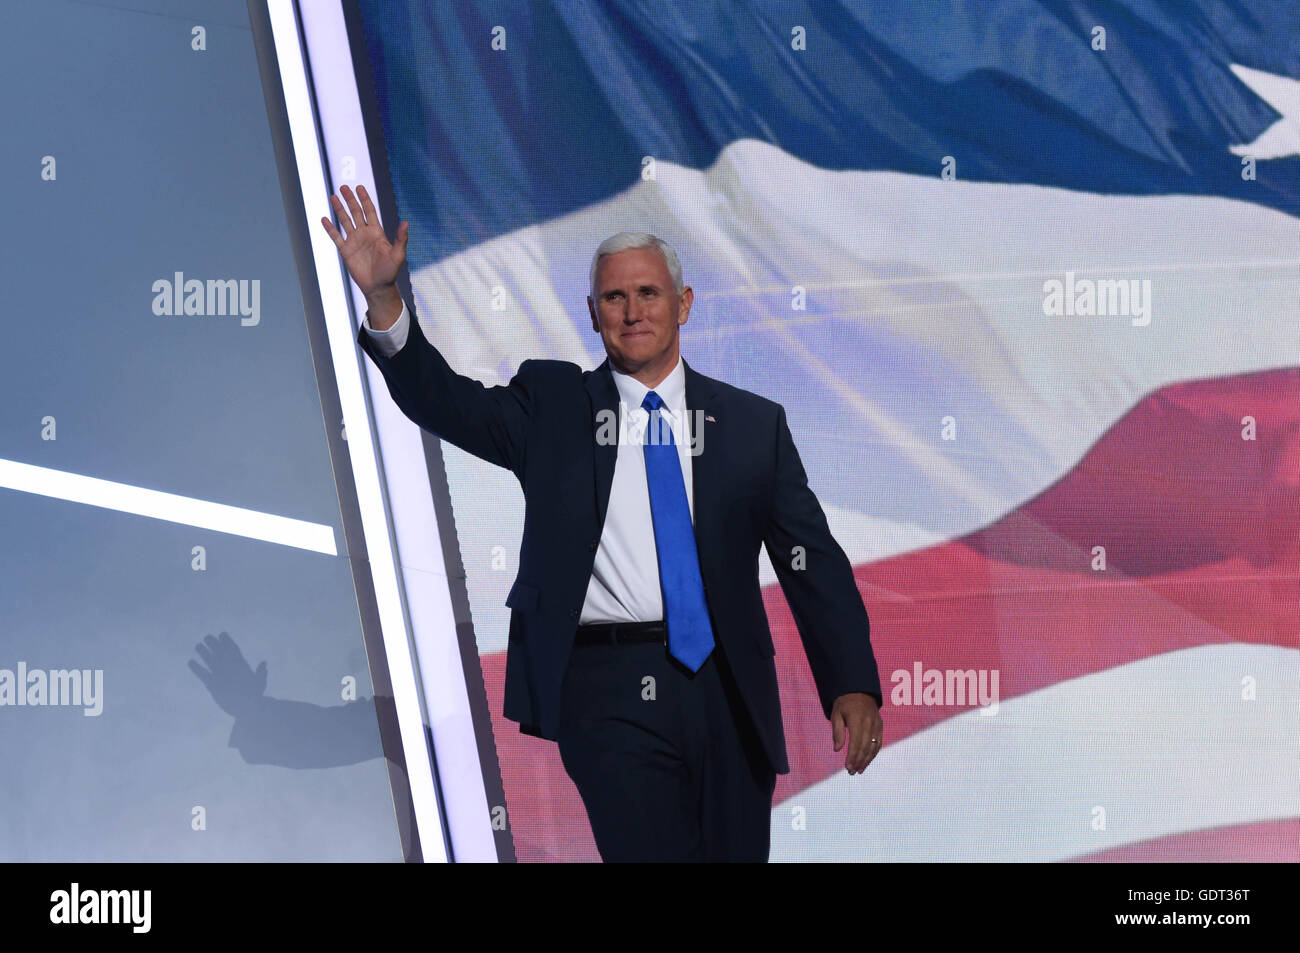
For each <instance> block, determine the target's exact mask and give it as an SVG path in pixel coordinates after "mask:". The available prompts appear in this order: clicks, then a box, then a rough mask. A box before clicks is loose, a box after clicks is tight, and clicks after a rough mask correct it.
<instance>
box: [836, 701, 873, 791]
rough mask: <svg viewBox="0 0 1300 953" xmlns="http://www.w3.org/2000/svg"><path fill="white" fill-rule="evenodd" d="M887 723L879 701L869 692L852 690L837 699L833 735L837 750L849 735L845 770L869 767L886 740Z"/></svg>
mask: <svg viewBox="0 0 1300 953" xmlns="http://www.w3.org/2000/svg"><path fill="white" fill-rule="evenodd" d="M884 728H885V723H884V721H883V720H882V719H881V717H880V709H879V707H878V706H877V705H876V700H875V699H874V698H872V697H871V696H870V695H868V694H866V693H865V692H850V693H849V694H847V695H841V696H840V697H839V698H837V699H835V705H834V707H833V708H831V737H832V739H833V740H834V742H835V750H836V751H839V750H840V749H841V748H843V747H844V740H845V737H844V736H845V734H846V733H847V734H848V741H849V750H848V753H847V754H846V755H845V756H844V770H846V771H848V772H849V774H861V773H862V772H863V771H865V770H867V765H869V764H870V763H871V761H872V759H873V758H875V756H876V755H877V753H879V751H880V747H881V745H882V744H883V743H884V740H885V735H884Z"/></svg>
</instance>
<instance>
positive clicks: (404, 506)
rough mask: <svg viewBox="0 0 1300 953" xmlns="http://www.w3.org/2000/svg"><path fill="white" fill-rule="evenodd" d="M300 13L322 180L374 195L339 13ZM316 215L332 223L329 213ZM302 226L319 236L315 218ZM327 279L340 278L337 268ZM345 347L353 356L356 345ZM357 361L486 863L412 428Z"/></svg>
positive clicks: (437, 727)
mask: <svg viewBox="0 0 1300 953" xmlns="http://www.w3.org/2000/svg"><path fill="white" fill-rule="evenodd" d="M300 8H301V9H300V15H301V16H302V26H303V40H304V42H305V44H306V46H307V53H308V57H309V60H310V62H311V64H312V67H313V68H312V71H311V81H312V85H313V91H314V92H315V94H316V109H317V113H318V115H317V121H318V122H319V124H320V135H321V140H322V142H323V143H324V148H325V156H326V161H327V163H328V168H329V170H330V172H331V175H330V180H331V181H332V182H333V183H334V185H335V187H336V189H337V187H338V186H340V185H342V184H343V183H345V182H346V183H347V184H348V185H350V186H352V187H353V188H354V189H355V188H356V187H357V186H358V185H364V186H365V187H366V191H368V192H369V193H370V194H371V195H372V196H378V194H379V192H378V190H377V189H376V188H375V180H374V170H373V169H372V168H371V166H370V149H369V144H368V143H367V141H366V128H365V121H364V118H363V117H362V114H361V97H360V94H359V93H358V91H357V81H356V71H355V67H354V65H353V62H352V53H351V50H350V48H349V46H348V32H347V23H346V22H345V20H344V16H343V9H342V5H341V4H339V3H323V2H315V3H310V4H307V3H303V4H300ZM322 64H323V65H322ZM320 198H324V196H323V195H322V196H320ZM309 207H310V206H309ZM323 214H325V215H327V216H330V215H331V213H330V211H329V210H328V209H326V210H325V211H324V212H323ZM308 224H309V226H310V227H311V228H313V229H315V230H316V231H317V232H320V233H321V234H322V235H323V234H324V233H323V230H322V229H321V228H320V222H319V221H318V220H317V219H316V218H312V219H310V221H309V223H308ZM389 224H390V225H392V224H396V223H389ZM334 273H336V274H337V273H339V272H338V266H336V267H335V272H334ZM343 281H344V283H345V284H346V285H347V286H348V288H349V289H350V290H351V292H352V296H353V303H354V306H355V308H356V313H357V314H358V315H364V314H365V310H366V302H365V298H364V296H363V295H362V294H361V290H360V289H359V288H357V286H356V284H355V283H354V282H352V281H351V280H350V279H348V278H347V277H346V276H345V277H344V279H343ZM352 333H353V334H355V333H356V332H355V330H353V332H352ZM353 347H354V350H355V342H353ZM361 363H362V365H363V366H364V367H365V369H366V374H367V379H368V380H369V382H370V394H371V401H372V405H373V406H372V411H373V413H374V421H375V435H376V439H377V440H378V443H379V452H380V456H381V458H382V459H383V461H384V468H383V479H384V481H385V484H386V486H387V489H388V502H389V506H390V507H391V512H392V520H393V527H392V529H393V537H394V538H395V540H396V545H397V555H398V561H399V565H400V567H401V573H402V578H403V580H404V581H405V584H406V611H407V615H408V617H409V619H410V625H411V634H412V637H413V640H414V646H415V652H416V655H415V657H416V660H417V669H418V671H419V674H420V680H421V682H420V683H421V687H422V688H423V689H424V704H425V711H426V713H427V715H428V719H429V726H430V733H431V735H432V738H433V748H434V751H435V752H436V753H437V763H438V767H439V769H440V770H439V772H438V793H439V795H440V796H441V797H442V806H443V813H444V815H445V817H446V819H447V830H448V835H449V837H450V839H451V848H452V853H453V854H454V856H455V858H456V860H458V861H468V862H473V863H485V862H487V863H490V862H494V861H496V859H497V850H496V840H495V833H494V831H493V830H492V809H491V806H489V804H488V795H487V789H486V786H485V783H484V778H483V767H482V762H481V760H480V758H479V750H478V740H477V737H476V736H475V733H474V718H473V714H472V711H471V709H470V702H469V690H468V688H467V687H466V684H465V669H464V664H463V662H462V660H461V655H460V643H459V641H458V638H457V630H456V614H455V610H454V608H453V606H452V601H451V583H450V581H449V580H448V578H447V568H446V565H445V563H444V561H443V553H442V545H441V536H440V535H439V528H438V516H437V512H436V510H435V509H434V502H433V494H432V490H431V487H430V483H429V468H428V465H427V463H426V461H425V454H424V438H423V435H422V434H421V432H420V428H419V427H417V426H416V425H415V424H414V423H412V422H411V421H410V420H409V419H407V417H406V416H405V415H404V414H403V413H402V412H401V410H400V409H398V407H397V405H396V404H394V403H393V401H392V399H391V397H390V396H389V393H388V386H387V385H386V384H385V382H384V378H383V375H382V374H381V373H380V371H379V369H378V368H377V367H376V366H375V364H374V362H373V361H371V360H370V359H369V358H364V359H363V360H362V361H361ZM350 432H351V431H349V433H350Z"/></svg>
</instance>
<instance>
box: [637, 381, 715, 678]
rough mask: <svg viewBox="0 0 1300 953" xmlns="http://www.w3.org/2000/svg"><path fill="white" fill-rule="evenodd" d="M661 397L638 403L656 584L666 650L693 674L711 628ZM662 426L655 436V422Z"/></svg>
mask: <svg viewBox="0 0 1300 953" xmlns="http://www.w3.org/2000/svg"><path fill="white" fill-rule="evenodd" d="M663 405H664V401H663V398H662V397H660V396H659V395H658V394H656V393H655V392H654V391H650V392H649V393H647V394H646V395H645V400H643V401H642V402H641V406H642V408H643V409H645V410H647V411H649V413H650V423H649V426H648V427H647V428H646V441H645V444H644V447H643V449H644V452H645V477H646V483H647V485H648V486H649V488H650V517H651V519H652V520H653V521H654V530H655V549H656V550H657V552H658V556H659V585H660V587H661V588H662V589H663V597H664V620H665V621H666V622H667V624H668V651H669V653H670V654H671V655H672V656H673V658H675V659H677V660H678V661H679V662H681V663H682V664H683V665H685V666H686V667H687V668H688V669H690V670H691V671H692V672H695V671H698V670H699V668H700V666H701V665H703V664H704V660H705V659H707V658H708V657H709V653H710V652H712V651H713V626H712V625H711V624H710V623H709V609H708V606H707V605H706V604H705V602H704V580H703V579H701V578H700V558H699V555H698V554H697V553H696V551H695V531H694V530H693V529H692V528H691V510H690V505H689V504H688V503H687V501H686V481H685V480H684V479H683V478H682V462H681V460H679V459H678V457H677V446H676V443H675V441H674V439H673V431H672V428H671V427H669V426H668V420H667V419H666V418H665V417H663V416H662V415H661V414H660V413H659V409H660V408H661V407H663ZM656 423H658V424H659V426H660V427H661V428H662V429H661V430H660V431H659V434H658V436H657V437H652V436H651V435H652V434H654V433H655V424H656Z"/></svg>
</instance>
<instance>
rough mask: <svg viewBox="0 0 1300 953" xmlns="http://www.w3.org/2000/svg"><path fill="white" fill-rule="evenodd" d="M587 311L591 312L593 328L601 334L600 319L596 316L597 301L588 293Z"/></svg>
mask: <svg viewBox="0 0 1300 953" xmlns="http://www.w3.org/2000/svg"><path fill="white" fill-rule="evenodd" d="M587 311H588V312H590V314H591V329H592V330H593V331H595V332H596V333H597V334H599V333H600V319H599V318H597V317H596V302H594V301H592V300H591V295H587Z"/></svg>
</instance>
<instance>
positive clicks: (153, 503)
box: [0, 460, 338, 556]
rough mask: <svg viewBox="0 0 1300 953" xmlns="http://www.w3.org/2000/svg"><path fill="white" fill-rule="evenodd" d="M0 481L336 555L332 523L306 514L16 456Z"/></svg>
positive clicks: (5, 464) (1, 468)
mask: <svg viewBox="0 0 1300 953" xmlns="http://www.w3.org/2000/svg"><path fill="white" fill-rule="evenodd" d="M0 487H7V488H9V489H11V490H20V491H22V492H23V493H36V494H39V495H40V496H49V497H53V498H54V499H56V500H67V501H68V502H70V503H86V504H88V505H90V506H101V507H103V508H104V509H106V510H117V511H118V512H119V513H134V514H135V515H136V516H149V517H152V518H153V519H156V520H167V521H168V522H170V523H183V524H185V525H186V526H197V527H199V529H211V530H216V531H217V532H219V533H230V534H231V535H232V536H246V537H248V538H249V539H260V540H262V541H263V542H267V543H279V544H280V545H281V546H293V547H296V548H297V549H308V550H311V551H312V552H313V553H324V554H326V555H327V556H337V555H338V549H337V548H336V547H335V545H334V527H332V526H325V525H323V524H321V523H308V522H306V521H305V520H295V519H290V518H289V517H287V516H275V515H274V514H271V513H259V512H257V511H256V510H246V509H244V508H243V507H240V506H227V505H226V504H225V503H212V502H210V501H208V500H196V499H194V498H193V497H189V496H178V495H176V494H175V493H164V492H163V491H162V490H148V489H145V488H144V487H142V486H131V485H130V484H129V483H114V482H113V481H112V480H101V479H99V478H98V477H90V476H82V475H81V474H80V473H68V472H67V471H65V470H51V469H50V468H49V467H38V466H33V465H32V464H30V463H19V462H17V461H16V460H0Z"/></svg>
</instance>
